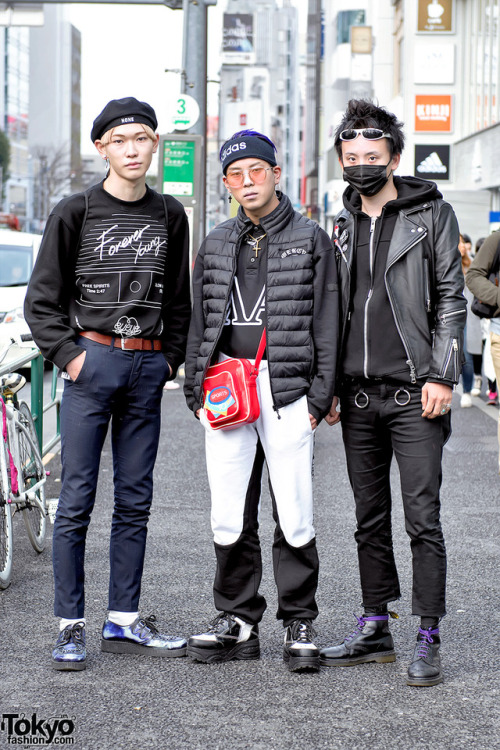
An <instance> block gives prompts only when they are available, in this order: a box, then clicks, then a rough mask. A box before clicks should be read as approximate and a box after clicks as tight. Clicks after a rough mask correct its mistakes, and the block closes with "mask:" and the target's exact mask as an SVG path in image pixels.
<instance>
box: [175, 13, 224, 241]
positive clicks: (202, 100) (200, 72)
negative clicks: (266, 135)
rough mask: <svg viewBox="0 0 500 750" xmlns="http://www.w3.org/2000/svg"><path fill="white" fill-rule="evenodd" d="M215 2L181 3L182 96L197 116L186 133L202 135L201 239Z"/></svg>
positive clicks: (205, 199)
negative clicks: (210, 21)
mask: <svg viewBox="0 0 500 750" xmlns="http://www.w3.org/2000/svg"><path fill="white" fill-rule="evenodd" d="M209 5H217V0H183V5H182V9H183V11H184V36H183V49H182V69H183V71H184V74H183V76H182V93H183V94H188V95H189V96H192V97H193V99H196V101H197V102H198V105H199V107H200V117H199V120H198V122H196V123H195V124H194V125H193V126H192V127H191V128H189V130H188V131H186V132H188V133H192V134H193V135H201V136H202V154H201V163H202V169H201V185H200V188H201V189H200V214H199V215H200V235H199V236H200V239H203V237H204V236H205V226H206V204H207V170H206V153H207V143H206V140H207V6H209Z"/></svg>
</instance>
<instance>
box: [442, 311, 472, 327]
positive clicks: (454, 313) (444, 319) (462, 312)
mask: <svg viewBox="0 0 500 750" xmlns="http://www.w3.org/2000/svg"><path fill="white" fill-rule="evenodd" d="M466 314H467V311H466V310H450V312H445V313H443V314H442V315H440V316H439V317H440V318H441V320H442V321H443V323H444V324H445V325H446V319H447V318H452V317H453V316H454V315H466Z"/></svg>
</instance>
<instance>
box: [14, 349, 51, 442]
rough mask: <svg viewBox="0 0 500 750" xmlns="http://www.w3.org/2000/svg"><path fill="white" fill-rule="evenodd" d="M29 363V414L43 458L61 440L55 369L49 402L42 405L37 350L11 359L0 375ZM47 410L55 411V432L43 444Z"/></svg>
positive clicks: (40, 366) (41, 367)
mask: <svg viewBox="0 0 500 750" xmlns="http://www.w3.org/2000/svg"><path fill="white" fill-rule="evenodd" d="M28 362H31V414H32V415H33V421H34V423H35V430H36V434H37V437H38V443H39V445H40V450H41V452H42V456H45V455H46V454H47V453H48V452H49V451H50V450H51V449H52V448H53V447H54V446H55V445H57V443H58V442H59V441H60V439H61V422H60V407H61V399H60V398H58V396H57V368H56V367H55V366H54V367H53V370H52V385H51V390H50V401H48V402H47V403H46V404H44V403H43V357H42V355H41V353H40V350H39V349H31V350H30V351H29V352H28V353H27V354H24V355H23V356H22V357H18V358H17V359H11V360H10V361H9V362H7V363H6V364H3V365H0V375H6V374H7V373H9V372H15V371H16V370H17V369H18V368H20V367H22V366H23V365H26V364H27V363H28ZM49 409H55V410H56V432H55V435H53V436H52V437H51V438H50V439H49V440H48V442H47V443H46V444H45V445H44V444H43V417H44V414H45V413H46V412H47V411H49Z"/></svg>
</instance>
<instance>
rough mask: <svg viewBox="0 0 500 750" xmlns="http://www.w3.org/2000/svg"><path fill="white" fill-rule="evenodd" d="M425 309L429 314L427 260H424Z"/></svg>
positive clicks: (429, 284) (429, 295)
mask: <svg viewBox="0 0 500 750" xmlns="http://www.w3.org/2000/svg"><path fill="white" fill-rule="evenodd" d="M424 284H425V309H426V311H427V312H428V313H430V312H431V282H430V274H429V260H428V258H424Z"/></svg>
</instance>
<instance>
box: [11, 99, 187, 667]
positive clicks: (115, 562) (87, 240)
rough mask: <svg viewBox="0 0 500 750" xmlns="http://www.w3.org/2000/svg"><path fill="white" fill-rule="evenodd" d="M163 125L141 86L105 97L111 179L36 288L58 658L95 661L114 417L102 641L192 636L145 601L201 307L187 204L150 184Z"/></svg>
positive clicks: (125, 649)
mask: <svg viewBox="0 0 500 750" xmlns="http://www.w3.org/2000/svg"><path fill="white" fill-rule="evenodd" d="M156 128H157V120H156V115H155V112H154V110H153V108H152V107H151V106H150V105H149V104H147V103H145V102H140V101H137V99H134V98H133V97H127V98H124V99H116V100H113V101H110V102H109V103H108V104H107V105H106V106H105V107H104V109H103V111H102V112H101V113H100V115H99V116H98V117H97V118H96V119H95V121H94V125H93V128H92V132H91V139H92V142H93V143H95V146H96V148H97V150H98V152H99V154H100V156H101V157H102V158H103V159H104V160H105V161H106V165H107V174H106V177H105V179H104V180H103V182H101V183H100V184H98V185H95V186H94V187H92V188H90V189H89V190H88V191H86V192H85V193H78V194H76V195H73V196H71V197H69V198H65V199H64V200H62V201H61V202H60V203H59V204H58V205H57V206H56V207H55V208H54V210H53V211H52V213H51V214H50V216H49V218H48V221H47V226H46V229H45V233H44V236H43V240H42V244H41V248H40V252H39V255H38V259H37V262H36V265H35V268H34V270H33V275H32V277H31V281H30V284H29V288H28V293H27V297H26V305H25V313H26V320H27V322H28V324H29V326H30V328H31V330H32V332H33V337H34V339H35V341H36V343H37V345H38V346H39V347H40V349H41V351H42V353H43V355H44V357H45V358H46V359H48V360H50V361H51V362H54V363H55V364H56V365H57V366H58V367H59V368H60V369H61V372H62V377H63V378H64V394H63V397H62V404H61V460H62V485H61V494H60V497H59V505H58V509H57V515H56V519H55V524H54V536H53V563H54V583H55V605H54V613H55V615H56V616H57V617H59V618H60V634H59V637H58V639H57V641H56V644H55V647H54V649H53V651H52V665H53V667H54V668H55V669H58V670H80V669H84V668H85V665H86V643H85V623H86V620H85V600H84V556H85V540H86V536H87V529H88V525H89V523H90V516H91V512H92V508H93V505H94V501H95V494H96V485H97V478H98V473H99V461H100V457H101V451H102V447H103V444H104V440H105V437H106V432H107V429H108V424H109V423H110V422H111V444H112V450H113V465H114V491H115V496H114V510H113V520H112V528H111V540H110V581H109V600H108V608H109V612H108V615H107V617H106V619H105V622H104V627H103V630H102V639H101V649H102V650H103V651H111V652H113V653H133V654H135V653H139V654H150V655H154V656H183V655H184V654H185V653H186V641H185V640H184V639H183V638H179V637H174V636H166V635H162V634H161V633H160V632H159V630H158V628H157V627H156V624H155V618H154V616H153V617H149V618H143V617H140V615H139V611H138V608H139V596H140V590H141V580H142V572H143V565H144V554H145V549H146V535H147V523H148V518H149V512H150V507H151V501H152V493H153V480H152V474H153V467H154V463H155V459H156V452H157V448H158V440H159V435H160V405H161V395H162V390H163V386H164V384H165V382H166V381H167V380H172V379H173V378H174V377H175V374H176V371H177V368H178V367H179V365H180V364H181V363H182V362H183V360H184V352H185V344H186V337H187V329H188V326H189V317H190V293H189V261H188V240H189V238H188V224H187V219H186V215H185V212H184V209H183V207H182V205H181V204H180V203H179V202H178V201H177V200H175V199H174V198H172V197H171V196H168V195H167V196H162V195H159V194H158V193H156V192H155V191H154V190H152V189H151V188H149V187H148V186H147V185H146V172H147V171H148V169H149V166H150V164H151V160H152V157H153V154H154V153H155V152H156V150H157V148H158V138H159V137H158V135H157V134H156V133H155V130H156Z"/></svg>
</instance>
